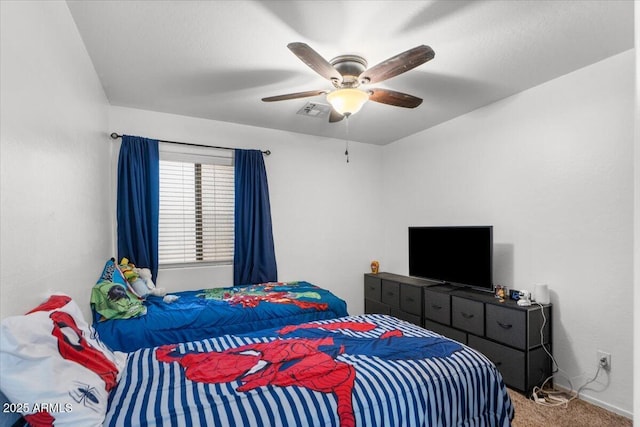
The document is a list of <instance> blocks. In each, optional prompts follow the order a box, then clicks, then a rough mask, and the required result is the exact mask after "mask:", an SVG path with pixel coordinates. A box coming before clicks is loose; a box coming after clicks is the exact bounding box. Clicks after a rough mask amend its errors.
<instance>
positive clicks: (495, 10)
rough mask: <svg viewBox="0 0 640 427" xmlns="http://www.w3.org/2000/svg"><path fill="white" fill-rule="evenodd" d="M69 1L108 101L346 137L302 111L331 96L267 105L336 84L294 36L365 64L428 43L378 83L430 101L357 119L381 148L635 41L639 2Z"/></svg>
mask: <svg viewBox="0 0 640 427" xmlns="http://www.w3.org/2000/svg"><path fill="white" fill-rule="evenodd" d="M67 3H68V4H69V8H70V10H71V13H72V15H73V18H74V20H75V22H76V24H77V26H78V29H79V31H80V34H81V36H82V38H83V40H84V43H85V45H86V47H87V51H88V52H89V55H90V56H91V59H92V61H93V64H94V66H95V69H96V71H97V73H98V76H99V78H100V80H101V82H102V85H103V86H104V90H105V93H106V95H107V97H108V99H109V102H110V103H111V104H112V105H117V106H125V107H133V108H140V109H145V110H152V111H160V112H166V113H173V114H180V115H185V116H192V117H200V118H206V119H213V120H221V121H227V122H235V123H241V124H245V125H252V126H260V127H265V128H273V129H281V130H286V131H291V132H298V133H303V134H309V135H319V136H326V137H333V138H340V139H344V138H345V136H346V135H347V134H346V132H347V127H346V125H345V121H342V122H337V123H328V121H327V119H319V118H315V117H305V116H301V115H297V114H296V112H297V111H298V110H300V109H301V108H302V107H303V106H304V105H305V104H306V103H307V102H309V101H312V102H317V103H324V104H326V100H325V97H324V96H323V95H321V96H316V97H312V98H305V99H296V100H288V101H280V102H272V103H265V102H262V101H261V98H263V97H266V96H273V95H280V94H286V93H291V92H301V91H307V90H315V89H331V88H332V86H331V84H330V83H329V81H327V80H325V79H324V78H322V77H320V76H319V75H318V74H316V73H315V72H314V71H313V70H311V69H310V68H309V67H307V66H306V65H305V64H304V63H303V62H302V61H301V60H300V59H298V58H297V57H296V56H295V55H294V54H293V53H292V52H291V51H289V49H287V44H288V43H290V42H304V43H307V44H308V45H310V46H311V47H312V48H313V49H314V50H316V51H317V52H318V53H319V54H320V55H322V56H323V57H324V58H325V59H327V60H330V59H332V58H333V57H335V56H338V55H342V54H347V53H355V54H360V55H362V56H364V57H365V58H366V59H367V61H368V62H369V66H370V67H371V66H373V65H375V64H377V63H379V62H381V61H383V60H385V59H387V58H389V57H391V56H394V55H396V54H398V53H400V52H403V51H405V50H407V49H410V48H413V47H415V46H418V45H421V44H426V45H429V46H431V47H432V48H433V50H434V51H435V58H434V59H433V60H431V61H430V62H427V63H426V64H423V65H421V66H419V67H418V68H415V69H413V70H411V71H408V72H406V73H404V74H401V75H399V76H396V77H394V78H392V79H389V80H386V81H384V82H382V83H379V84H377V85H376V86H377V87H383V88H388V89H393V90H396V91H400V92H405V93H409V94H412V95H415V96H418V97H420V98H423V99H424V102H423V103H422V105H420V106H419V107H418V108H416V109H405V108H400V107H392V106H389V105H384V104H379V103H375V102H368V103H367V104H366V105H365V106H364V107H363V109H362V110H361V111H360V112H359V113H357V114H355V115H354V116H352V117H351V118H350V119H349V126H348V138H349V139H350V140H355V141H360V142H365V143H371V144H380V145H383V144H387V143H389V142H392V141H395V140H397V139H399V138H402V137H404V136H407V135H411V134H413V133H416V132H418V131H421V130H423V129H427V128H429V127H431V126H435V125H437V124H439V123H442V122H445V121H447V120H449V119H451V118H454V117H456V116H459V115H461V114H464V113H467V112H469V111H472V110H474V109H476V108H478V107H481V106H483V105H487V104H489V103H492V102H494V101H497V100H499V99H501V98H504V97H507V96H509V95H512V94H514V93H517V92H520V91H522V90H525V89H527V88H530V87H533V86H536V85H539V84H541V83H543V82H545V81H548V80H551V79H554V78H556V77H558V76H561V75H564V74H567V73H569V72H571V71H573V70H576V69H578V68H581V67H584V66H586V65H589V64H592V63H594V62H597V61H600V60H602V59H604V58H607V57H609V56H611V55H614V54H617V53H620V52H623V51H625V50H628V49H632V48H633V1H631V0H622V1H611V0H610V1H595V0H586V1H578V0H569V1H559V0H558V1H552V0H547V1H507V0H503V1H450V0H445V1H399V0H395V1H268V2H267V1H96V0H93V1H71V0H69V1H67ZM585 90H589V88H588V87H585ZM549 102H553V99H549ZM113 131H118V132H120V131H121V130H120V129H113ZM159 137H161V136H159Z"/></svg>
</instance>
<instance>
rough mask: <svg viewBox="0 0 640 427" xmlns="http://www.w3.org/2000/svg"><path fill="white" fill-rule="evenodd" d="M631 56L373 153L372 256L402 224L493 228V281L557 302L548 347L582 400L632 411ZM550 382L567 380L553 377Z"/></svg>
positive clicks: (398, 255) (396, 237) (402, 264)
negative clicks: (379, 234)
mask: <svg viewBox="0 0 640 427" xmlns="http://www.w3.org/2000/svg"><path fill="white" fill-rule="evenodd" d="M633 62H634V52H633V51H628V52H625V53H622V54H620V55H617V56H614V57H611V58H610V59H607V60H604V61H602V62H600V63H597V64H594V65H592V66H589V67H586V68H584V69H581V70H578V71H576V72H574V73H571V74H568V75H566V76H563V77H561V78H558V79H556V80H553V81H550V82H547V83H545V84H543V85H540V86H538V87H535V88H533V89H530V90H528V91H525V92H522V93H520V94H517V95H515V96H512V97H509V98H506V99H504V100H502V101H500V102H497V103H495V104H492V105H489V106H487V107H484V108H481V109H478V110H476V111H473V112H471V113H469V114H467V115H465V116H462V117H459V118H456V119H454V120H451V121H449V122H447V123H444V124H442V125H440V126H437V127H434V128H432V129H429V130H427V131H424V132H421V133H419V134H415V135H412V136H410V137H407V138H405V139H404V140H401V141H398V142H396V143H393V144H390V145H388V146H386V147H385V148H384V161H383V167H384V178H385V179H384V185H383V191H382V194H383V198H384V199H385V203H384V205H383V207H384V209H385V214H384V219H383V223H384V224H385V227H384V230H385V240H384V248H385V252H384V257H383V262H384V263H385V264H387V265H388V267H389V270H391V271H394V272H398V273H405V274H406V273H407V269H408V261H407V249H406V248H407V227H408V226H409V225H448V224H455V225H472V224H480V225H482V224H491V225H493V226H494V244H495V251H496V252H495V260H494V279H495V283H497V284H501V285H506V286H507V287H510V288H516V289H529V290H533V287H534V284H536V283H547V284H548V285H549V288H550V290H551V296H552V298H551V299H552V302H553V304H554V312H553V314H554V317H553V322H554V324H553V339H554V344H553V345H554V348H553V351H554V354H555V355H556V357H557V360H558V362H559V364H560V367H561V369H562V370H564V371H565V372H566V373H567V374H568V375H569V376H570V377H571V378H572V382H573V384H574V385H581V384H582V383H583V382H585V380H586V379H588V378H589V377H591V376H593V375H594V373H595V371H596V368H597V365H596V352H597V350H598V349H602V350H604V351H607V352H610V353H611V354H612V370H611V373H610V374H608V375H607V374H602V375H601V376H600V377H599V379H598V382H597V384H596V386H594V387H593V389H592V388H590V389H585V390H584V392H583V396H584V397H586V398H589V399H591V400H593V401H597V402H598V403H599V404H601V405H602V406H606V407H609V408H611V409H614V410H616V411H617V412H620V413H623V414H626V415H627V416H630V414H631V411H632V398H631V393H632V381H631V380H630V377H629V374H630V372H631V371H632V368H633V362H632V345H633V342H632V339H633V335H632V317H633V302H632V300H631V298H629V295H631V293H632V290H633V286H632V283H633V259H632V258H633V257H632V253H633V233H632V230H633V128H634V125H633V120H634V118H633V108H634V105H633V102H634V101H633V100H634V93H633V91H632V90H630V88H632V87H633V84H634V81H633ZM558 383H559V384H562V385H566V384H567V382H566V381H565V380H563V379H562V378H561V377H559V378H558Z"/></svg>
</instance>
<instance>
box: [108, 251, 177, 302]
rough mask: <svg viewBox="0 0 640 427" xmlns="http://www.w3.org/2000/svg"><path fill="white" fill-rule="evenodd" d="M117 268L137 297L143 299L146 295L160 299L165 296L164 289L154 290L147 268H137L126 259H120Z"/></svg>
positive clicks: (149, 271) (154, 286)
mask: <svg viewBox="0 0 640 427" xmlns="http://www.w3.org/2000/svg"><path fill="white" fill-rule="evenodd" d="M119 267H120V271H122V274H123V275H124V277H125V278H126V279H127V282H129V284H130V285H131V287H132V288H133V290H134V292H135V293H136V294H137V295H138V296H139V297H141V298H145V297H146V296H147V295H156V296H159V297H161V296H164V295H166V294H167V292H166V291H165V290H164V288H156V285H155V284H154V283H153V281H152V280H151V270H149V269H148V268H137V267H136V266H135V265H134V264H133V263H130V262H129V260H128V259H127V258H122V260H121V261H120V265H119Z"/></svg>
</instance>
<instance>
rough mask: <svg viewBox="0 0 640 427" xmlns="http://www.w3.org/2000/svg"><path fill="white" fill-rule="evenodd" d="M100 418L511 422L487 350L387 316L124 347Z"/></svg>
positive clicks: (218, 422)
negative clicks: (104, 413)
mask: <svg viewBox="0 0 640 427" xmlns="http://www.w3.org/2000/svg"><path fill="white" fill-rule="evenodd" d="M111 396H112V397H111V399H110V404H109V410H108V412H107V418H106V421H105V424H104V425H105V426H114V427H115V426H118V427H120V426H141V425H160V424H162V425H200V426H242V425H252V426H253V425H255V426H338V425H340V426H354V425H357V426H360V425H362V426H365V425H366V426H383V425H387V426H388V425H407V426H413V425H415V426H419V425H430V426H449V425H478V426H485V425H486V426H499V427H506V426H509V425H510V420H511V419H512V418H513V407H512V405H511V401H510V399H509V395H508V393H507V389H506V387H505V386H504V383H503V381H502V377H501V376H500V374H499V372H498V371H497V369H496V368H495V366H494V365H493V364H492V363H491V362H489V361H488V360H487V359H486V358H485V357H484V356H482V355H480V354H479V353H477V352H475V351H474V350H472V349H470V348H468V347H466V346H464V345H462V344H460V343H457V342H455V341H451V340H449V339H446V338H443V337H441V336H440V335H437V334H435V333H433V332H430V331H427V330H425V329H422V328H420V327H417V326H415V325H411V324H409V323H406V322H402V321H400V320H398V319H396V318H394V317H391V316H385V315H361V316H350V317H343V318H338V319H330V320H321V321H314V322H308V323H304V324H300V325H289V326H286V327H278V328H272V329H267V330H262V331H257V332H252V333H246V334H242V335H224V336H220V337H216V338H211V339H207V340H204V341H197V342H191V343H184V344H171V345H164V346H161V347H157V348H155V349H142V350H139V351H136V352H134V353H131V354H130V355H129V358H128V362H127V367H126V368H125V370H124V372H123V377H122V379H121V380H120V383H119V384H118V386H117V387H116V389H114V390H113V391H112V393H111Z"/></svg>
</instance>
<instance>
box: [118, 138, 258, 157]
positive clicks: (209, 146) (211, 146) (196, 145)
mask: <svg viewBox="0 0 640 427" xmlns="http://www.w3.org/2000/svg"><path fill="white" fill-rule="evenodd" d="M111 138H112V139H118V138H122V135H118V134H117V133H115V132H112V133H111ZM158 142H168V143H169V144H179V145H190V146H192V147H208V148H219V149H221V150H234V148H230V147H218V146H215V145H204V144H194V143H192V142H180V141H165V140H162V139H159V140H158ZM262 154H264V155H265V156H268V155H270V154H271V151H270V150H265V151H263V152H262Z"/></svg>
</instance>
